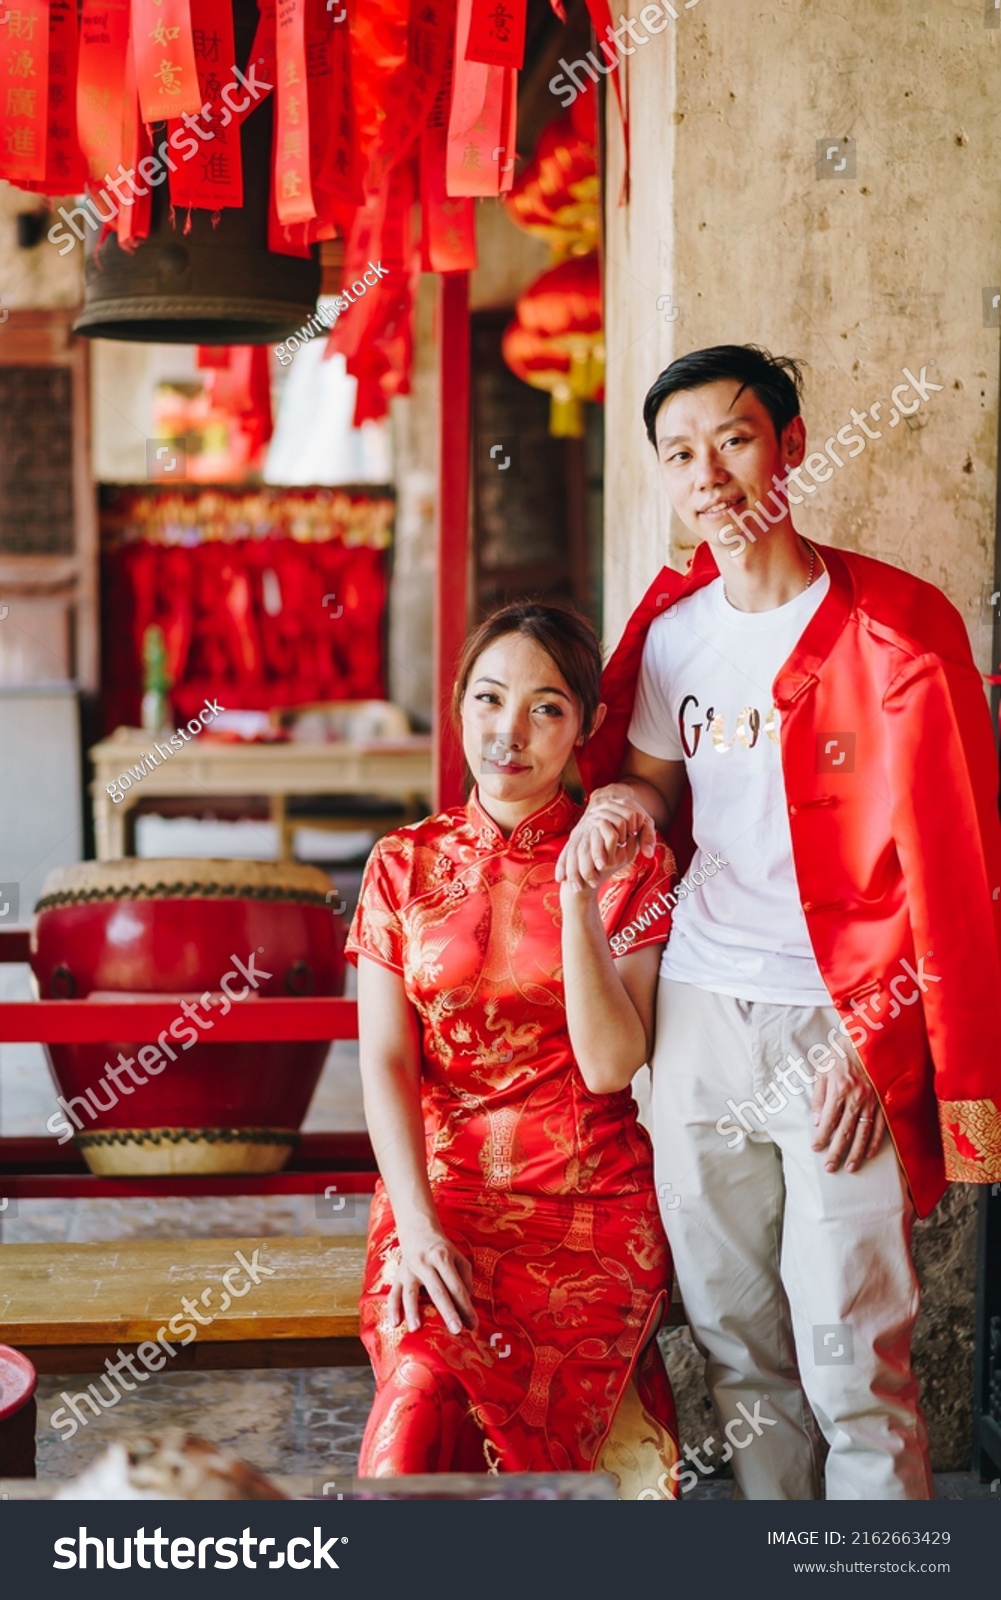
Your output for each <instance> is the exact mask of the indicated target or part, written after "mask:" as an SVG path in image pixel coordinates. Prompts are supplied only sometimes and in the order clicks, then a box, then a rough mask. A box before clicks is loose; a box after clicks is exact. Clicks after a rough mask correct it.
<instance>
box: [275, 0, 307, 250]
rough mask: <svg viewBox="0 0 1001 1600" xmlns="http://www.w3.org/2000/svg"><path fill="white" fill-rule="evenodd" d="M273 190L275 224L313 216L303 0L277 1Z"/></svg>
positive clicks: (288, 223)
mask: <svg viewBox="0 0 1001 1600" xmlns="http://www.w3.org/2000/svg"><path fill="white" fill-rule="evenodd" d="M275 22H276V32H275V54H276V57H277V63H278V84H277V89H276V94H277V105H276V111H275V139H274V156H275V161H274V185H275V205H276V208H277V211H278V220H279V221H280V222H281V223H283V224H284V225H285V227H288V226H289V225H290V224H291V223H294V222H310V221H312V219H313V218H314V217H315V216H316V206H315V205H314V204H313V189H312V184H311V182H310V172H309V90H308V84H307V75H306V0H278V5H277V8H276V12H275Z"/></svg>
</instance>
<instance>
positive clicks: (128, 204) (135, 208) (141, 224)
mask: <svg viewBox="0 0 1001 1600" xmlns="http://www.w3.org/2000/svg"><path fill="white" fill-rule="evenodd" d="M122 99H123V102H124V112H123V116H122V165H123V166H124V168H125V170H126V172H127V173H130V174H131V176H132V178H133V180H134V182H133V183H132V184H131V185H130V190H134V193H131V194H130V196H129V197H128V198H126V197H125V196H122V199H123V202H124V203H123V205H122V209H121V211H119V213H118V221H117V224H116V229H117V233H118V243H119V244H120V245H121V247H122V249H123V250H134V249H135V247H136V245H137V244H139V243H140V241H141V240H143V239H148V238H149V225H150V219H151V217H152V214H153V199H152V188H153V187H154V185H153V184H152V181H151V180H152V179H153V178H156V179H157V181H158V182H159V183H162V182H163V176H162V174H163V173H165V172H166V171H167V168H166V167H165V166H164V164H163V163H162V162H161V161H159V160H155V161H153V162H152V163H151V164H150V165H148V166H147V167H146V170H145V172H143V171H141V170H140V169H141V168H142V165H143V162H144V161H145V159H146V158H147V157H148V156H150V155H151V154H152V150H153V142H152V140H151V138H150V134H149V129H148V128H147V127H146V126H145V124H144V123H143V122H142V120H141V119H140V116H139V95H138V92H137V90H136V60H135V52H134V50H133V48H132V40H131V39H130V40H129V46H128V50H127V51H126V54H125V83H124V85H123V92H122ZM144 180H145V181H144ZM118 193H119V195H120V196H121V189H119V191H118Z"/></svg>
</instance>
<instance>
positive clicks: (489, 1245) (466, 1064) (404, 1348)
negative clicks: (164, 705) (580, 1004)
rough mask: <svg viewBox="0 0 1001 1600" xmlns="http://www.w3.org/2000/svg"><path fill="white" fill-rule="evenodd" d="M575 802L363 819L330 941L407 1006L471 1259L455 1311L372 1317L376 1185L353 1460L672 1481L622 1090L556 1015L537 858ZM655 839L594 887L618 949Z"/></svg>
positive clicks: (647, 923)
mask: <svg viewBox="0 0 1001 1600" xmlns="http://www.w3.org/2000/svg"><path fill="white" fill-rule="evenodd" d="M581 815H582V811H581V808H580V807H579V806H578V805H576V804H575V802H574V801H573V800H572V799H571V798H570V796H569V795H568V794H567V793H566V792H565V791H561V792H560V793H559V794H558V795H557V796H556V798H555V799H554V800H552V801H551V802H550V803H549V804H548V805H546V806H545V807H543V808H542V809H540V810H539V811H537V812H536V813H535V814H534V815H533V816H531V817H529V818H528V819H527V820H525V821H523V822H522V823H520V824H519V826H518V827H517V828H516V829H515V830H514V832H513V833H512V834H511V836H510V838H506V837H505V836H504V834H503V833H502V832H501V831H500V829H499V828H498V827H497V825H496V823H495V822H493V821H492V820H491V818H490V817H489V816H488V815H487V814H486V812H485V811H484V810H483V809H482V807H481V806H480V805H479V803H478V801H477V798H476V795H475V792H474V795H473V798H472V799H471V800H470V801H469V803H468V805H466V806H464V807H461V808H459V809H457V810H454V811H449V812H445V813H443V814H442V815H440V816H437V817H430V818H429V819H428V820H427V821H425V822H421V823H417V824H416V825H414V826H412V827H407V828H401V829H399V830H398V831H397V832H395V833H391V834H388V835H387V836H386V837H385V838H383V839H381V840H380V841H379V843H378V844H377V845H376V846H375V849H374V850H373V852H372V854H371V856H370V858H369V862H368V866H367V869H366V872H365V879H364V882H363V884H362V890H361V897H360V900H359V904H358V910H357V913H356V915H355V919H354V923H353V925H352V929H351V934H350V937H349V940H348V951H349V953H350V954H351V955H352V956H353V957H355V958H356V957H357V956H358V955H364V956H367V957H368V958H369V959H370V960H372V961H377V962H379V963H380V965H382V966H384V967H388V968H389V969H390V970H391V971H393V972H398V973H400V974H401V976H402V978H403V982H404V985H405V988H406V993H407V996H408V998H409V1000H410V1003H411V1005H412V1006H413V1007H414V1010H415V1011H416V1013H417V1016H418V1018H419V1026H420V1037H421V1068H422V1070H421V1099H422V1105H423V1114H424V1130H425V1139H426V1151H427V1166H428V1176H429V1178H430V1182H431V1188H432V1191H433V1194H434V1201H435V1206H436V1208H437V1212H438V1217H439V1219H440V1222H441V1225H442V1228H443V1230H444V1232H445V1233H446V1234H447V1235H448V1237H449V1238H450V1239H451V1240H452V1242H453V1243H454V1244H455V1245H456V1247H457V1248H458V1249H459V1250H461V1251H462V1252H463V1253H464V1254H465V1255H466V1256H467V1257H468V1259H469V1260H470V1261H471V1262H472V1265H473V1271H474V1281H473V1291H472V1296H473V1301H474V1304H475V1306H476V1310H477V1313H478V1315H479V1319H480V1320H479V1326H478V1328H477V1330H476V1332H475V1333H470V1332H468V1331H465V1330H464V1331H463V1332H462V1333H460V1334H451V1333H449V1332H448V1330H447V1328H446V1327H445V1325H444V1323H443V1321H442V1319H441V1317H440V1315H439V1313H438V1312H437V1311H436V1310H435V1308H434V1307H433V1306H432V1305H431V1304H430V1302H429V1301H427V1299H426V1298H422V1300H421V1327H420V1328H419V1330H417V1331H416V1332H409V1331H408V1330H407V1328H406V1326H405V1325H402V1324H401V1325H400V1326H399V1327H395V1328H393V1327H390V1326H389V1325H388V1324H387V1321H386V1315H385V1313H386V1299H387V1296H388V1293H389V1290H390V1287H391V1286H392V1282H393V1278H394V1273H395V1270H396V1266H397V1263H398V1261H399V1255H400V1251H399V1242H398V1239H397V1235H396V1229H395V1224H394V1221H393V1214H392V1211H391V1209H390V1204H389V1199H388V1196H387V1194H386V1191H385V1189H384V1188H383V1186H382V1183H381V1182H380V1183H378V1184H377V1186H376V1191H375V1196H374V1199H373V1204H372V1214H371V1222H370V1226H369V1240H368V1258H367V1264H366V1271H365V1281H364V1288H363V1292H362V1299H361V1328H362V1337H363V1339H364V1342H365V1347H366V1349H367V1350H368V1353H369V1355H370V1357H371V1360H372V1366H373V1368H374V1371H375V1378H376V1397H375V1402H374V1405H373V1409H372V1412H371V1415H370V1417H369V1420H368V1426H367V1428H366V1431H365V1438H364V1441H363V1444H362V1452H361V1459H360V1462H359V1472H360V1474H361V1475H362V1476H366V1477H375V1476H383V1475H397V1474H408V1473H426V1472H446V1471H472V1472H483V1471H493V1472H554V1471H568V1472H587V1471H592V1470H603V1471H610V1472H612V1473H614V1474H615V1476H616V1477H617V1479H618V1481H619V1492H620V1495H621V1496H622V1497H623V1498H626V1499H632V1498H636V1497H637V1496H638V1495H640V1494H641V1493H642V1491H643V1490H644V1489H645V1490H646V1491H647V1492H646V1494H644V1495H643V1498H654V1494H655V1492H656V1491H657V1488H658V1485H659V1486H660V1493H661V1494H665V1496H666V1497H673V1496H674V1495H675V1493H676V1491H675V1488H674V1483H675V1482H676V1478H677V1474H676V1473H675V1474H674V1477H673V1478H672V1479H669V1478H668V1477H667V1476H666V1474H667V1473H669V1471H670V1469H671V1467H672V1466H673V1465H674V1464H675V1462H676V1461H677V1459H678V1452H677V1445H676V1442H675V1431H676V1429H675V1417H674V1404H673V1399H672V1395H671V1389H670V1385H669V1383H668V1379H667V1373H666V1371H665V1369H664V1364H663V1361H662V1359H661V1355H660V1351H659V1349H658V1347H657V1343H656V1339H655V1338H654V1335H655V1333H656V1330H657V1328H658V1326H659V1325H660V1323H661V1320H662V1318H663V1315H664V1312H665V1310H666V1307H667V1301H668V1292H669V1288H670V1282H671V1261H670V1256H669V1253H668V1245H667V1239H666V1238H665V1235H664V1231H663V1228H662V1226H661V1221H660V1214H659V1211H658V1207H657V1199H656V1195H655V1192H654V1182H653V1153H652V1150H651V1146H650V1140H649V1139H648V1137H647V1134H646V1131H645V1130H644V1129H643V1128H642V1127H641V1126H640V1125H639V1123H638V1121H637V1114H636V1103H635V1100H634V1098H633V1095H632V1092H631V1090H629V1089H623V1090H620V1091H618V1092H616V1093H614V1094H592V1093H591V1092H590V1090H589V1089H588V1088H587V1086H586V1085H585V1083H584V1079H583V1077H582V1076H581V1073H580V1070H579V1069H578V1067H577V1064H576V1062H575V1060H574V1056H573V1052H572V1050H571V1047H570V1040H569V1036H568V1033H567V1021H566V1010H565V1005H564V997H563V972H562V954H561V945H560V927H561V916H560V896H559V886H558V884H557V883H556V879H555V868H556V862H557V859H558V857H559V854H560V851H561V850H562V848H563V845H564V844H565V842H566V839H567V836H568V834H569V833H570V831H571V829H572V828H573V827H574V825H575V823H576V822H577V821H578V819H579V817H580V816H581ZM672 870H673V859H672V857H671V856H670V854H669V852H667V850H666V849H665V848H664V847H663V846H661V845H658V848H657V853H656V855H655V856H654V857H652V858H650V857H645V856H643V857H640V858H638V859H637V860H636V861H635V862H634V863H633V865H632V866H630V867H626V868H624V869H623V870H622V871H621V872H620V873H618V874H617V875H616V876H614V877H612V878H611V879H610V880H609V881H608V882H607V883H606V884H605V885H604V886H603V888H602V889H601V890H600V891H599V907H600V912H601V917H602V921H603V923H604V926H605V929H606V932H607V933H608V935H609V938H610V939H612V937H613V936H615V935H617V936H618V937H616V938H615V943H614V945H613V948H614V949H618V950H620V951H625V950H627V949H637V948H639V947H640V946H641V945H644V944H652V943H662V942H663V941H664V939H665V937H666V934H667V929H668V926H669V915H668V912H667V911H666V910H665V908H664V906H663V904H662V902H661V901H660V900H659V899H658V896H659V895H660V894H661V893H662V892H663V891H666V890H668V889H669V887H670V883H671V874H672Z"/></svg>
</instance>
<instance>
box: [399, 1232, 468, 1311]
mask: <svg viewBox="0 0 1001 1600" xmlns="http://www.w3.org/2000/svg"><path fill="white" fill-rule="evenodd" d="M472 1287H473V1266H472V1262H471V1261H469V1260H468V1259H467V1258H466V1257H465V1256H464V1255H463V1254H462V1252H461V1250H457V1249H456V1247H455V1245H454V1244H452V1242H451V1240H450V1239H446V1237H445V1235H444V1234H443V1233H440V1232H436V1233H429V1234H426V1235H425V1236H424V1237H422V1238H421V1239H420V1241H419V1242H415V1243H409V1242H408V1243H407V1244H406V1245H404V1246H403V1258H402V1260H401V1262H400V1265H399V1266H398V1267H397V1269H396V1280H395V1282H394V1284H393V1287H392V1288H391V1289H390V1291H389V1300H388V1303H387V1307H386V1315H387V1318H388V1321H389V1325H390V1327H392V1328H395V1327H398V1326H399V1324H400V1322H401V1320H403V1318H406V1323H407V1327H408V1328H409V1329H410V1331H411V1333H414V1332H416V1330H417V1329H418V1328H419V1327H420V1325H421V1313H420V1295H421V1290H422V1289H423V1291H424V1293H425V1294H426V1295H427V1296H428V1298H429V1299H430V1300H431V1303H432V1305H434V1306H436V1307H437V1309H438V1311H439V1312H440V1314H441V1318H442V1321H443V1322H444V1324H445V1326H446V1328H447V1329H448V1331H449V1333H461V1332H462V1329H463V1327H466V1328H469V1329H473V1328H475V1327H476V1325H477V1322H478V1320H479V1319H478V1318H477V1315H476V1312H475V1310H474V1309H473V1302H472V1298H471V1290H472Z"/></svg>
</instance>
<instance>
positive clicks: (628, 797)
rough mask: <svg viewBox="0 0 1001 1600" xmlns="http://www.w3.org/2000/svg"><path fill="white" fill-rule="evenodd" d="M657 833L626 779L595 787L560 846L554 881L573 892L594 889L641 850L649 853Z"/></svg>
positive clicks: (651, 851) (650, 818) (646, 853)
mask: <svg viewBox="0 0 1001 1600" xmlns="http://www.w3.org/2000/svg"><path fill="white" fill-rule="evenodd" d="M656 843H657V833H656V829H655V828H654V824H653V818H652V817H651V815H650V813H649V811H647V810H646V808H645V807H644V806H642V805H641V804H640V802H639V801H638V800H637V798H636V795H635V793H634V791H633V790H632V789H631V788H630V786H629V785H628V784H626V783H610V784H608V786H607V787H606V788H604V789H595V791H594V793H593V795H592V796H591V798H590V800H589V802H588V807H587V810H586V811H585V813H584V815H583V816H582V817H581V819H580V821H579V822H578V824H577V826H576V828H575V829H574V830H573V833H572V834H571V835H570V837H569V839H568V840H567V842H566V844H565V845H564V846H563V851H562V854H561V855H560V859H559V860H558V861H557V863H556V881H557V883H563V882H564V881H566V882H567V883H568V884H569V885H570V887H571V889H573V890H574V891H575V892H576V893H578V894H579V893H581V891H582V890H584V889H596V888H597V887H598V885H599V884H600V883H602V882H603V881H604V879H605V878H607V877H609V876H610V875H611V874H612V873H613V872H616V871H618V869H619V867H625V866H628V865H629V863H630V862H631V861H632V860H634V858H635V857H636V856H637V855H638V854H639V853H640V852H641V851H642V852H643V854H644V855H648V856H652V855H653V853H654V849H655V847H656Z"/></svg>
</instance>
